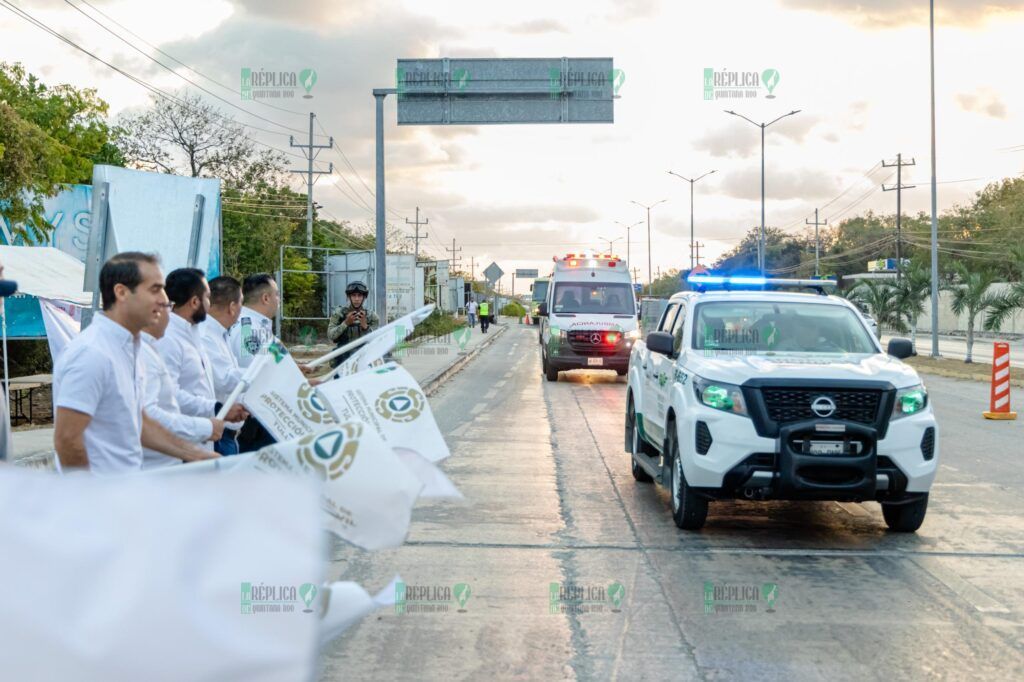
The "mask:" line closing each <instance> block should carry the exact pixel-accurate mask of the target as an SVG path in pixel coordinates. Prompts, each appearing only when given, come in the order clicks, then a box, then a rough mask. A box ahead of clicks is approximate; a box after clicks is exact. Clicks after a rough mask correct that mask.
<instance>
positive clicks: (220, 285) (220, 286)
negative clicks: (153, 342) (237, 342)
mask: <svg viewBox="0 0 1024 682" xmlns="http://www.w3.org/2000/svg"><path fill="white" fill-rule="evenodd" d="M209 285H210V310H209V314H208V315H207V317H206V321H205V322H203V323H202V324H201V325H199V327H200V329H201V331H202V341H203V349H204V350H205V351H206V356H207V357H208V358H209V359H210V366H211V368H212V370H213V394H214V397H215V398H216V399H217V402H219V403H223V402H224V401H225V400H227V399H228V396H229V395H230V394H231V391H233V390H234V388H235V386H237V385H238V382H239V381H240V380H241V378H242V369H241V368H240V367H239V366H238V358H236V357H235V354H234V353H232V352H231V347H230V346H229V345H228V338H229V335H230V330H231V328H232V327H234V326H235V324H236V323H237V322H238V317H239V316H240V315H241V314H242V285H241V284H239V282H238V280H237V279H235V278H234V277H227V276H221V277H214V278H213V279H211V280H210V282H209ZM238 426H239V425H234V427H233V425H232V424H227V425H226V427H225V429H224V435H223V436H222V437H221V439H220V440H218V441H216V442H214V449H215V450H216V451H217V452H218V453H220V454H221V455H237V454H238V441H237V436H238Z"/></svg>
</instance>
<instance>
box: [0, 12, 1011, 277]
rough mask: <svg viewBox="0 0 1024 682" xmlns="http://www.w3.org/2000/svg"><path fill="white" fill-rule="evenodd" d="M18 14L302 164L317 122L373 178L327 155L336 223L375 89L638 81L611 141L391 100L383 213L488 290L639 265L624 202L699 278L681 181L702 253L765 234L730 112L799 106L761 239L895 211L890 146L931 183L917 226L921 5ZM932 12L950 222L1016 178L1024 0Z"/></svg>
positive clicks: (44, 41) (350, 205) (626, 89)
mask: <svg viewBox="0 0 1024 682" xmlns="http://www.w3.org/2000/svg"><path fill="white" fill-rule="evenodd" d="M11 2H12V3H13V4H15V5H17V6H19V7H21V8H22V9H24V10H25V11H27V12H29V13H30V14H31V15H32V16H34V17H35V18H36V19H38V20H39V21H41V22H42V23H44V24H46V25H47V26H49V27H50V28H52V29H54V30H56V31H58V32H60V33H62V34H64V35H65V36H67V37H68V38H69V39H71V40H73V41H74V42H76V43H78V44H80V45H82V46H83V47H86V48H87V49H89V50H90V51H93V52H94V53H96V54H97V55H98V56H100V57H102V58H104V59H106V60H107V61H110V62H112V63H114V64H116V65H117V66H118V67H119V68H121V69H123V70H125V71H127V72H129V73H131V74H133V75H135V76H138V77H139V78H141V79H143V80H145V81H147V82H149V83H151V84H153V85H154V86H156V87H159V88H161V89H163V90H167V91H175V90H179V89H181V88H183V87H190V86H188V84H187V83H185V82H184V81H183V80H182V79H181V78H179V77H177V76H175V75H174V74H172V73H170V72H168V71H167V70H164V69H162V68H161V67H159V66H158V65H156V64H155V63H153V61H151V60H149V59H147V58H146V57H145V56H143V55H142V54H140V53H139V52H137V51H134V50H133V49H132V48H131V47H130V46H129V45H127V44H125V42H122V41H119V40H118V39H117V38H115V37H113V36H112V35H111V34H110V33H107V32H106V31H105V30H104V29H103V28H102V27H100V26H98V25H97V24H96V23H93V22H91V21H90V20H89V19H88V18H87V17H86V16H85V15H84V14H83V13H81V12H79V11H77V10H76V9H74V7H75V6H77V7H79V8H80V9H81V10H82V12H84V13H88V14H90V15H91V16H93V17H94V18H96V19H97V20H98V21H99V22H101V23H103V24H104V25H106V26H108V27H109V28H111V29H114V30H116V31H118V32H119V33H121V34H122V35H123V36H124V37H125V38H126V40H127V41H128V42H130V43H133V44H135V45H137V46H138V47H140V48H141V49H142V50H144V51H146V52H148V53H149V54H154V55H156V56H160V55H158V54H157V53H155V52H154V51H153V50H152V49H151V48H149V47H147V46H146V45H145V44H144V43H143V42H141V41H142V40H145V41H146V42H148V43H151V44H152V45H154V46H157V47H159V48H160V49H161V50H163V51H165V52H166V53H167V54H169V55H172V56H174V57H175V58H177V59H178V60H180V61H181V62H184V63H186V64H188V65H189V66H191V67H192V68H194V69H195V70H196V71H198V72H200V73H201V74H203V76H206V77H209V78H211V79H213V80H214V81H217V82H219V83H221V84H223V85H226V86H228V87H227V88H221V87H219V86H217V85H214V84H213V83H211V82H210V81H208V80H205V79H204V78H203V77H201V76H198V75H196V74H195V73H191V72H189V71H187V70H186V69H184V68H181V67H177V68H178V72H179V73H181V74H183V75H186V76H188V77H189V78H191V79H192V80H195V81H196V82H198V83H200V84H202V85H203V86H204V87H206V88H207V89H209V90H211V91H212V92H216V93H217V94H219V95H221V96H222V97H224V98H225V99H227V100H229V101H231V102H232V103H234V104H236V105H238V106H240V107H242V108H243V109H244V110H246V111H249V112H251V113H252V114H257V115H259V116H261V117H264V118H266V119H271V120H272V121H273V123H268V122H267V121H265V120H261V119H260V118H257V117H255V116H253V115H248V114H246V113H243V112H242V111H239V110H238V109H234V108H231V107H229V106H228V105H227V104H223V103H222V102H218V104H219V105H220V106H221V107H222V109H223V110H224V111H225V113H230V114H231V115H232V116H235V117H236V118H237V119H238V120H240V121H242V122H245V123H248V124H251V125H253V126H256V127H259V128H264V129H266V130H267V131H278V132H277V133H274V132H261V131H254V132H253V135H254V136H255V137H256V138H257V139H259V140H261V141H263V142H264V143H267V144H270V145H273V146H276V147H279V148H282V149H285V148H287V146H288V135H289V134H290V133H289V132H288V131H287V130H286V129H285V128H296V129H300V130H301V129H304V128H305V126H306V125H308V121H307V116H308V114H305V113H302V112H306V111H309V110H313V111H315V112H316V113H317V116H318V118H319V121H320V123H321V124H322V126H323V128H324V130H326V131H327V132H328V133H329V134H331V135H333V136H334V138H335V141H336V143H337V145H338V147H339V148H340V150H341V151H343V152H344V154H345V156H346V157H347V158H348V159H349V160H350V161H351V163H352V165H353V166H354V167H355V169H356V171H358V175H357V174H356V173H353V172H352V171H351V170H349V168H348V166H347V165H346V164H345V163H344V161H343V160H342V158H341V156H340V155H339V152H336V151H331V152H324V153H322V154H321V156H320V160H321V161H323V162H324V163H325V164H326V162H328V161H333V162H334V164H335V168H336V169H339V170H342V171H344V172H343V173H337V174H335V175H334V176H330V177H327V176H325V177H324V178H322V179H321V180H320V181H319V183H318V185H317V189H316V200H317V201H318V202H320V203H322V204H323V205H324V206H325V207H326V210H327V211H329V213H330V214H331V215H333V216H336V217H337V218H341V219H351V220H353V221H356V222H360V223H361V222H365V221H367V220H369V219H371V217H372V214H371V212H370V211H368V209H367V206H366V204H368V205H369V206H371V207H372V205H373V199H372V198H371V197H370V196H369V194H368V192H367V190H366V189H365V188H364V186H363V184H362V183H363V181H365V182H366V183H367V184H369V185H370V186H371V187H372V186H373V185H372V183H373V178H374V167H373V159H374V147H373V139H374V137H373V136H374V130H373V121H374V119H373V115H374V104H373V97H372V96H371V90H372V88H374V87H392V86H393V85H394V74H395V66H396V59H397V58H400V57H426V58H436V57H562V56H569V57H611V58H613V59H614V62H615V67H616V68H619V69H622V71H623V72H624V74H625V81H624V83H623V85H622V87H621V89H620V90H619V96H620V97H619V99H617V100H616V102H615V122H614V123H613V124H600V125H548V126H539V125H534V126H488V127H479V128H474V127H469V126H450V127H440V126H435V127H411V126H402V127H401V128H399V127H398V126H397V125H396V114H395V102H394V98H389V99H388V102H387V104H386V108H385V121H386V131H385V137H386V140H387V143H386V144H387V162H386V165H387V182H388V184H387V198H388V206H389V208H390V209H393V210H394V212H395V213H393V214H390V215H389V219H392V220H397V221H398V222H401V218H399V217H398V216H403V217H409V218H410V219H411V218H412V217H413V215H414V211H415V207H416V206H419V207H420V209H421V212H422V214H423V215H425V216H426V217H428V218H429V220H430V225H429V226H428V228H427V231H428V232H429V235H430V236H429V239H428V240H427V241H426V242H425V243H424V245H423V247H422V248H423V249H424V250H425V251H426V252H427V253H429V254H431V255H433V256H435V257H439V258H443V257H447V254H446V252H445V250H444V249H445V247H450V246H451V242H452V239H453V238H454V239H455V240H456V244H457V246H461V247H462V248H463V251H462V252H461V255H462V257H463V258H464V261H463V265H464V266H467V268H468V264H469V263H468V259H469V257H473V259H474V262H475V264H476V271H477V272H478V273H479V272H480V269H481V268H482V267H484V266H486V265H487V264H488V263H489V262H491V261H492V260H494V261H497V262H498V264H499V265H500V266H501V267H502V268H503V269H504V270H505V271H506V272H511V271H512V269H514V268H516V267H540V268H542V269H544V268H547V267H548V266H549V264H550V261H551V256H552V255H554V254H562V253H565V252H567V251H571V250H579V249H582V248H586V247H594V248H596V247H599V246H601V245H602V244H603V242H602V241H601V238H608V239H616V238H621V239H619V241H617V242H616V243H615V246H614V249H615V250H616V251H617V252H619V253H620V254H622V255H625V253H626V243H625V239H624V237H625V229H624V228H622V227H620V226H619V225H618V224H617V222H622V223H634V222H637V221H640V220H643V219H644V217H645V214H644V211H643V210H642V209H641V208H639V207H637V206H636V205H634V204H632V203H630V202H631V201H637V202H641V203H645V204H651V203H654V202H657V201H659V200H662V199H667V200H668V201H667V202H666V203H664V204H662V205H660V206H658V207H657V208H655V209H654V210H653V211H652V220H651V222H652V233H651V243H652V247H651V248H652V251H653V253H654V258H653V267H654V269H655V270H657V269H658V268H661V269H667V268H671V267H682V266H686V265H687V264H688V259H689V253H688V247H687V243H688V240H689V225H690V222H689V219H690V202H689V187H688V184H687V183H686V182H684V181H682V180H680V179H678V178H675V177H673V176H671V175H669V174H668V172H667V171H668V170H670V169H671V170H674V171H675V172H677V173H680V174H681V175H685V176H690V177H694V176H696V175H700V174H702V173H704V172H706V171H709V170H716V171H717V172H716V173H715V174H713V175H711V176H709V177H707V178H705V179H704V180H702V181H700V183H698V184H697V185H696V195H697V196H696V202H695V203H696V206H695V214H696V232H697V238H698V240H699V241H701V242H703V243H704V244H705V245H706V246H705V249H704V251H703V252H702V255H704V254H706V255H707V256H708V257H710V258H713V257H714V256H716V255H717V254H719V253H721V252H722V251H724V250H726V249H728V248H729V247H730V246H731V245H733V244H735V243H736V242H737V241H738V239H739V238H740V237H741V236H742V235H743V233H744V232H745V231H746V230H747V229H748V228H749V227H750V226H752V225H755V224H757V223H758V222H759V220H760V139H759V131H758V129H757V128H755V127H754V126H752V125H751V124H749V123H747V122H745V121H742V120H740V119H738V118H735V117H733V116H729V115H727V114H725V113H724V112H723V109H731V108H735V109H736V110H737V111H738V112H740V113H743V114H744V115H746V116H748V117H749V118H751V119H754V120H755V121H767V120H771V119H773V118H775V117H777V116H779V115H781V114H784V113H786V112H788V111H791V110H794V109H799V110H801V113H799V114H797V115H795V116H792V117H789V118H787V119H785V120H784V121H781V122H779V123H777V124H775V125H774V126H772V127H771V128H769V129H768V134H767V137H766V158H767V161H766V165H767V222H768V224H769V225H775V226H780V227H784V228H786V229H789V230H793V231H797V230H799V229H801V227H802V225H803V222H804V220H805V219H806V218H809V217H810V218H813V212H814V208H815V207H816V206H821V207H824V208H823V211H822V217H823V218H830V219H832V220H839V219H841V218H843V217H847V216H850V215H855V214H857V213H858V212H861V211H865V210H867V209H874V210H879V211H892V210H894V207H895V195H894V193H883V192H882V191H880V189H879V185H880V183H881V182H883V181H886V179H887V178H888V177H889V174H890V170H888V169H883V168H878V165H879V162H880V161H882V159H886V160H892V159H894V158H895V156H896V154H897V153H898V152H902V154H903V155H904V157H905V158H913V159H915V160H916V161H917V166H916V167H914V168H910V169H906V170H905V177H904V182H908V183H919V186H918V188H917V189H913V190H908V191H906V192H905V193H904V206H905V210H906V211H907V212H908V213H915V212H917V211H927V210H928V206H929V193H928V187H927V184H928V182H927V181H928V178H929V173H930V168H929V137H928V135H929V127H928V115H929V113H928V102H929V100H928V3H927V2H925V1H922V0H859V1H854V0H850V1H846V0H774V1H768V0H718V1H716V2H703V3H698V2H685V3H683V2H669V1H668V0H663V1H660V2H659V0H618V1H612V0H605V1H602V0H589V1H582V0H581V1H579V2H552V0H543V1H541V0H518V2H515V3H512V4H506V5H503V6H502V10H503V13H502V14H500V15H499V14H498V13H497V12H495V11H494V8H495V6H494V5H493V4H491V3H481V2H478V1H470V0H449V1H446V2H431V1H428V0H420V1H418V2H413V1H412V0H409V1H407V2H399V1H395V0H374V1H373V2H369V1H366V0H350V1H343V2H336V1H331V0H294V1H293V2H289V3H283V2H279V1H277V0H176V2H175V3H173V4H172V3H153V2H144V1H143V0H119V1H114V2H108V1H105V0H88V2H89V3H90V4H91V6H90V4H85V3H84V2H83V0H67V1H66V2H64V1H58V0H11ZM937 4H938V5H939V13H938V20H937V28H936V64H937V66H936V83H937V124H938V170H937V175H938V180H939V181H940V182H942V183H944V184H941V185H939V207H940V210H941V209H943V208H947V207H949V206H951V205H953V204H955V203H959V202H964V201H967V200H969V198H970V197H971V196H972V195H973V193H974V192H976V191H977V190H978V189H980V188H981V187H983V186H984V184H985V182H986V181H991V180H993V179H997V178H1002V177H1006V176H1011V175H1016V174H1019V173H1021V171H1022V170H1024V168H1022V167H1024V147H1021V146H1022V145H1024V128H1022V126H1021V120H1022V119H1021V115H1022V112H1024V89H1022V88H1021V79H1020V43H1021V36H1024V1H1021V2H1011V1H1009V0H997V1H993V2H985V1H984V0H980V1H979V0H955V1H954V0H939V1H938V2H937ZM0 7H3V3H0ZM94 8H95V9H98V10H99V11H102V12H103V13H104V14H106V15H107V16H106V17H104V16H103V15H101V14H98V13H97V12H96V11H95V9H94ZM108 17H109V18H108ZM113 21H116V22H117V23H119V24H121V25H122V26H123V27H125V28H126V29H129V30H131V31H132V32H133V33H135V34H136V35H137V37H135V36H132V35H130V34H127V33H124V31H123V29H121V28H119V27H118V26H117V25H115V24H114V23H112V22H113ZM0 36H3V39H2V40H0V60H4V61H20V62H22V63H24V64H25V66H26V67H27V68H28V69H29V70H30V71H32V72H34V73H37V74H39V75H41V76H42V77H43V78H44V80H45V81H46V82H48V83H51V84H52V83H64V82H66V83H72V84H74V85H77V86H90V87H95V88H96V89H97V90H98V91H99V94H100V96H101V97H103V98H104V99H105V100H106V101H107V102H109V103H110V106H111V113H112V114H113V115H117V114H119V113H121V112H124V111H126V110H130V109H132V108H136V107H141V106H145V105H146V103H147V101H148V93H147V92H146V90H145V89H144V88H143V87H142V86H140V85H138V84H136V83H133V82H132V81H130V80H128V79H127V78H125V77H124V76H122V75H120V74H118V73H116V72H114V71H112V70H111V69H109V68H108V67H106V66H104V65H102V64H100V63H98V62H96V61H93V60H92V59H90V58H89V57H87V56H86V55H84V54H82V53H81V52H78V51H76V50H74V49H73V48H71V47H69V46H67V45H64V44H62V43H61V42H60V41H59V40H58V39H56V38H54V37H52V36H49V35H47V34H45V33H43V32H42V31H40V30H39V29H38V28H36V27H34V26H31V25H30V24H28V23H26V22H25V21H24V20H23V19H20V18H17V17H15V16H14V15H13V14H12V13H11V12H10V11H9V10H7V9H6V8H5V9H4V11H2V12H0ZM161 59H164V60H165V61H167V60H166V58H165V57H161ZM168 63H169V64H171V65H172V66H176V65H174V64H173V62H168ZM242 67H250V68H253V69H266V70H268V71H299V70H300V69H304V68H313V69H315V70H316V72H317V75H318V81H317V84H316V85H315V87H314V89H313V91H312V93H313V95H314V97H313V99H301V98H297V99H295V100H291V101H289V102H287V103H286V104H284V105H283V106H284V107H285V108H288V109H292V110H294V112H296V113H292V112H286V111H279V110H275V109H271V108H268V107H264V106H260V105H257V104H254V103H252V102H243V101H242V100H241V97H240V95H239V93H238V87H239V78H240V76H239V74H240V69H241V68H242ZM705 68H713V69H715V70H716V71H743V72H749V71H754V72H758V73H761V72H763V71H764V70H765V69H769V68H771V69H776V70H777V71H778V73H779V82H778V84H777V85H776V87H775V89H774V91H773V94H774V95H775V97H774V98H773V99H766V98H765V97H764V95H765V94H766V92H765V91H764V90H763V89H762V90H761V91H760V92H759V93H758V97H756V98H753V99H746V100H743V101H741V102H739V101H736V100H728V101H726V100H717V101H716V100H710V101H709V100H705V99H704V95H703V72H704V69H705ZM318 132H319V129H318ZM1015 146H1016V147H1019V149H1016V150H1014V149H1007V148H1012V147H1015ZM294 161H295V162H296V163H300V162H299V161H298V160H294ZM894 180H895V178H894V177H893V178H891V179H889V180H888V181H889V182H892V181H894ZM332 184H335V185H336V187H331V186H330V185H332ZM363 202H365V204H364V203H363ZM631 242H632V243H631V245H630V249H631V255H632V261H633V265H634V266H637V267H639V268H640V271H641V273H642V274H641V277H642V278H646V270H647V259H646V251H647V237H646V231H645V228H644V226H640V227H638V228H635V229H633V230H632V240H631ZM602 248H603V247H602ZM508 284H509V281H508V279H507V278H506V281H505V286H506V287H507V286H508Z"/></svg>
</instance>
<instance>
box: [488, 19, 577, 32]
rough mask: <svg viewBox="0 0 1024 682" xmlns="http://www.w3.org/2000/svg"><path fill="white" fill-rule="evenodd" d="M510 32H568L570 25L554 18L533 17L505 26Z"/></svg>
mask: <svg viewBox="0 0 1024 682" xmlns="http://www.w3.org/2000/svg"><path fill="white" fill-rule="evenodd" d="M503 29H504V30H505V31H508V32H509V33H522V34H527V35H533V34H537V33H568V32H569V27H568V26H566V25H565V24H563V23H562V22H560V21H555V20H553V19H533V20H532V21H524V22H522V23H519V24H513V25H512V26H505V27H503Z"/></svg>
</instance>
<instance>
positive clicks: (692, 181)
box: [668, 170, 715, 270]
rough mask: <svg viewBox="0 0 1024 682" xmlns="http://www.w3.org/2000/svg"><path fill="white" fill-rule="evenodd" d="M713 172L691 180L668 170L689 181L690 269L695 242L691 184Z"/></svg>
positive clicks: (670, 173) (711, 171)
mask: <svg viewBox="0 0 1024 682" xmlns="http://www.w3.org/2000/svg"><path fill="white" fill-rule="evenodd" d="M714 172H715V171H713V170H710V171H708V172H707V173H705V174H704V175H702V176H700V178H694V179H692V180H691V179H690V178H687V177H683V176H682V175H680V174H679V173H674V172H672V171H669V172H668V174H669V175H674V176H676V177H677V178H682V179H683V180H686V181H687V182H688V183H690V269H691V270H693V265H694V253H693V251H694V249H693V245H694V244H695V243H696V242H694V241H693V185H694V183H696V182H697V181H698V180H700V179H701V178H703V177H705V176H708V175H711V174H712V173H714Z"/></svg>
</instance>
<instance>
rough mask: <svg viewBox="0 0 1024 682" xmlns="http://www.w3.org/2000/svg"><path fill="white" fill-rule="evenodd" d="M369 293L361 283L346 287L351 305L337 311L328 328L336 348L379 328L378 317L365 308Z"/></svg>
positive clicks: (334, 362) (343, 356)
mask: <svg viewBox="0 0 1024 682" xmlns="http://www.w3.org/2000/svg"><path fill="white" fill-rule="evenodd" d="M369 293H370V291H369V289H367V288H366V285H365V284H363V283H362V282H359V281H355V282H349V285H348V286H347V287H345V295H346V296H348V302H349V304H348V305H347V306H339V307H338V308H337V309H335V311H334V312H333V313H332V314H331V321H330V322H329V323H328V326H327V338H329V339H330V340H331V341H333V342H334V344H335V348H338V347H341V346H344V345H345V344H346V343H351V342H352V341H355V340H356V339H358V338H359V337H360V336H363V335H364V334H368V333H370V332H371V331H372V330H374V329H376V328H377V327H378V326H379V322H378V320H377V315H376V314H375V313H373V312H372V311H370V310H367V309H366V308H364V307H363V303H365V302H366V296H367V294H369ZM354 352H355V351H354V350H352V351H348V352H346V353H342V354H341V355H339V356H338V357H336V358H334V359H333V360H332V361H331V366H332V367H337V366H338V365H340V364H341V363H342V362H344V361H345V359H346V358H348V356H350V355H351V354H352V353H354Z"/></svg>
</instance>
